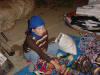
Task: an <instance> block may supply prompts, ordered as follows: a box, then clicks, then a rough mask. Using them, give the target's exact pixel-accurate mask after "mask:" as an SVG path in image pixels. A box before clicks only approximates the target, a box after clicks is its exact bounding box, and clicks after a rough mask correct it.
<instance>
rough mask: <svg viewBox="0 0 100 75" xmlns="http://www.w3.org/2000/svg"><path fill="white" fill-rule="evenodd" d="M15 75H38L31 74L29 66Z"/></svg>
mask: <svg viewBox="0 0 100 75" xmlns="http://www.w3.org/2000/svg"><path fill="white" fill-rule="evenodd" d="M14 75H36V74H35V73H32V72H29V65H27V66H25V67H24V68H23V69H21V70H20V71H19V72H16V73H15V74H14Z"/></svg>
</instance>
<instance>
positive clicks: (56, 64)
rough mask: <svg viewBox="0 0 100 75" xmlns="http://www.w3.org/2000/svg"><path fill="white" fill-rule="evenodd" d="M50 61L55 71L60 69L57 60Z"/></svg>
mask: <svg viewBox="0 0 100 75" xmlns="http://www.w3.org/2000/svg"><path fill="white" fill-rule="evenodd" d="M50 63H52V64H53V65H54V66H55V68H56V70H57V71H60V70H61V66H60V65H59V64H58V62H57V61H55V60H51V61H50Z"/></svg>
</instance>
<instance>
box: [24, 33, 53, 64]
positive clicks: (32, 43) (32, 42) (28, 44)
mask: <svg viewBox="0 0 100 75" xmlns="http://www.w3.org/2000/svg"><path fill="white" fill-rule="evenodd" d="M32 38H33V36H32V35H31V34H28V35H27V36H26V39H25V41H24V44H23V49H24V52H27V50H28V48H30V49H32V50H34V51H35V52H36V53H37V54H38V55H39V56H40V57H41V58H43V59H44V60H46V61H47V62H50V60H51V59H52V58H50V57H49V56H48V55H47V54H45V53H44V52H43V51H42V49H43V48H46V50H47V47H48V42H47V39H43V40H42V41H40V42H39V43H38V44H36V42H37V41H38V40H39V39H32ZM44 41H46V42H45V44H43V45H40V44H41V42H44ZM39 46H40V47H39Z"/></svg>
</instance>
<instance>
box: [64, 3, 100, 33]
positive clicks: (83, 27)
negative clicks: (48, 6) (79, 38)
mask: <svg viewBox="0 0 100 75" xmlns="http://www.w3.org/2000/svg"><path fill="white" fill-rule="evenodd" d="M64 20H65V23H66V24H67V25H68V26H69V27H71V28H73V29H75V30H77V31H79V32H80V31H81V32H84V33H86V32H96V33H100V4H93V5H86V6H83V7H78V8H77V9H76V11H75V12H72V13H70V14H65V17H64Z"/></svg>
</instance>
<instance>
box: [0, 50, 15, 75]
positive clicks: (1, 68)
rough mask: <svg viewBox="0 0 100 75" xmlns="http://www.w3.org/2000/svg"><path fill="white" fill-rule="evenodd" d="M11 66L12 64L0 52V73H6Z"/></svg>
mask: <svg viewBox="0 0 100 75" xmlns="http://www.w3.org/2000/svg"><path fill="white" fill-rule="evenodd" d="M12 68H13V64H12V63H11V62H10V60H9V59H8V58H7V57H6V56H4V55H3V54H2V53H1V52H0V75H7V73H8V72H9V71H11V69H12Z"/></svg>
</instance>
